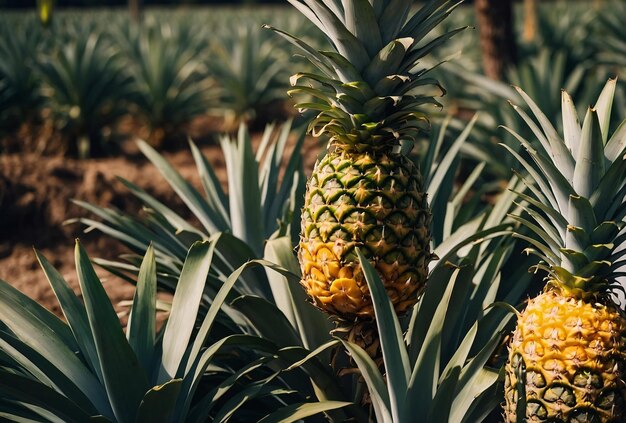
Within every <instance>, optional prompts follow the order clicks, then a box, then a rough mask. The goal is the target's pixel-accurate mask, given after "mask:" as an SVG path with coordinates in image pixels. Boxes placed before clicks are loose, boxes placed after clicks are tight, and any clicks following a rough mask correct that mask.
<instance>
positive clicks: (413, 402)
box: [405, 269, 459, 415]
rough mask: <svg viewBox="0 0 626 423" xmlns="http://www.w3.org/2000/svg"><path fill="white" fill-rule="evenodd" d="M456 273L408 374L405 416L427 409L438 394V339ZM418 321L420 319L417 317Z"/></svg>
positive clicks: (439, 345) (439, 342)
mask: <svg viewBox="0 0 626 423" xmlns="http://www.w3.org/2000/svg"><path fill="white" fill-rule="evenodd" d="M458 275H459V269H456V270H455V272H454V273H453V274H452V277H451V279H450V282H449V283H448V284H447V287H446V290H445V292H444V294H443V296H442V298H441V300H440V301H439V302H438V306H437V310H436V311H435V314H434V315H433V316H432V319H431V320H429V322H430V327H429V329H428V332H427V333H426V336H425V337H424V340H423V341H422V347H421V348H420V352H419V355H418V356H417V360H416V361H415V366H414V367H413V370H412V372H411V379H410V380H409V384H408V389H407V392H406V399H405V401H406V404H409V407H411V410H410V411H408V415H415V414H416V413H417V412H418V408H420V407H423V408H425V409H429V408H430V403H431V401H432V399H433V397H434V396H435V393H436V392H437V385H438V382H439V371H440V366H441V362H440V360H441V338H442V333H443V329H444V324H445V323H446V315H447V314H448V304H449V302H450V298H451V296H452V291H453V290H454V287H455V285H456V280H457V277H458ZM417 318H418V319H419V318H420V316H419V314H418V316H417Z"/></svg>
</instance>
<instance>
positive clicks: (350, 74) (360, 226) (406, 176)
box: [276, 0, 457, 322]
mask: <svg viewBox="0 0 626 423" xmlns="http://www.w3.org/2000/svg"><path fill="white" fill-rule="evenodd" d="M289 1H290V2H291V3H292V4H293V5H294V6H295V7H296V8H298V9H299V10H300V11H301V12H302V13H303V14H304V15H305V16H306V17H307V18H308V19H309V20H310V21H311V22H312V23H313V24H315V25H316V26H317V27H319V28H320V29H321V30H322V31H323V32H324V33H325V34H326V35H327V36H328V38H329V39H330V41H331V43H332V45H333V47H334V51H330V52H328V51H326V52H318V51H316V50H315V49H313V48H312V47H310V46H308V45H306V44H305V43H303V42H302V41H301V40H298V39H296V38H294V37H293V36H291V35H290V34H287V33H285V32H282V31H279V30H276V31H277V32H278V33H280V34H281V35H283V36H284V37H285V38H287V39H288V40H289V41H291V42H292V43H294V44H296V45H297V46H299V47H300V48H302V50H303V51H304V52H305V55H306V56H307V58H308V59H309V60H310V61H311V62H312V63H313V64H314V65H315V66H317V68H318V69H319V70H320V71H321V74H319V75H318V74H311V73H300V74H296V75H294V76H293V77H292V85H293V86H294V89H293V90H292V93H296V94H308V95H310V96H311V97H313V98H314V101H313V102H308V103H300V104H298V105H297V107H298V108H299V109H300V110H313V111H315V112H316V113H317V116H316V117H315V118H314V119H313V121H312V122H311V125H310V127H309V129H310V130H311V131H312V133H313V134H314V135H315V136H325V137H327V138H328V140H329V143H328V153H327V154H326V156H324V158H322V159H321V160H319V161H318V163H317V164H316V166H315V169H314V171H313V175H312V177H311V179H310V180H309V182H308V184H307V192H306V197H305V206H304V209H303V213H302V232H301V242H300V249H299V258H300V263H301V268H302V275H303V280H302V284H303V285H304V287H305V288H306V289H307V292H308V293H309V295H310V297H311V298H312V300H313V303H314V304H315V305H316V306H318V307H320V308H321V309H323V310H325V311H327V312H329V313H331V314H333V315H335V316H338V317H339V318H340V319H342V320H344V321H347V322H354V321H355V320H358V319H361V320H363V319H366V320H367V319H372V318H373V317H374V310H373V307H372V301H371V297H370V294H369V292H368V289H367V284H366V282H365V278H364V276H363V274H362V271H361V269H360V266H359V265H358V259H357V256H356V252H355V249H356V248H357V247H358V248H360V249H361V251H363V252H364V253H365V254H366V256H367V258H368V259H369V260H370V261H371V263H372V264H373V265H374V266H375V268H376V269H377V271H378V272H379V274H380V276H381V278H382V280H383V282H384V284H385V287H386V288H387V292H388V294H389V296H390V298H391V299H392V302H393V304H394V306H395V309H396V311H397V312H398V313H402V312H404V311H405V310H406V309H407V308H408V307H410V306H412V305H413V304H415V302H416V301H417V296H418V294H419V292H420V291H421V290H422V289H423V288H424V285H425V282H426V276H427V272H428V263H429V261H430V260H431V258H432V254H431V251H430V231H429V225H430V210H429V207H428V203H427V200H426V194H425V193H424V190H423V187H422V179H421V176H420V173H419V170H418V169H417V168H416V167H415V166H414V165H413V163H412V162H411V161H410V160H409V159H407V158H406V157H405V156H404V154H402V151H401V144H403V145H405V146H406V145H407V144H410V143H411V142H412V141H413V140H414V139H415V136H416V134H417V133H418V132H419V131H420V130H421V129H423V128H424V126H425V125H426V124H427V122H426V118H425V116H424V115H423V114H422V113H420V112H419V108H420V107H421V106H423V105H424V104H429V103H430V104H436V103H437V102H436V101H435V100H434V98H433V95H435V94H436V95H440V94H442V91H443V90H441V89H440V88H439V85H438V83H437V81H435V80H432V79H430V78H427V77H426V76H425V74H426V73H427V71H428V70H429V69H426V68H420V67H419V66H418V61H419V60H420V59H421V58H423V57H424V56H425V55H427V54H428V53H429V52H430V51H431V50H432V49H433V48H436V46H437V45H439V44H440V43H441V42H443V41H445V40H446V39H448V38H449V37H451V36H452V35H453V34H454V33H456V32H457V31H453V32H450V33H446V34H444V35H442V36H441V37H439V38H435V39H430V40H428V41H425V40H424V37H425V36H427V35H428V33H429V32H430V31H431V30H432V29H433V28H434V27H435V26H436V25H437V24H439V22H441V21H442V20H443V19H445V17H446V16H448V14H449V13H450V12H451V10H452V9H453V8H454V7H455V3H456V2H454V1H448V0H435V1H429V2H427V3H426V4H425V5H424V6H423V7H422V9H420V10H418V11H417V12H412V10H411V8H412V5H413V1H411V0H399V1H393V2H387V1H369V0H355V1H348V2H345V1H344V2H338V1H321V0H304V1H298V0H289Z"/></svg>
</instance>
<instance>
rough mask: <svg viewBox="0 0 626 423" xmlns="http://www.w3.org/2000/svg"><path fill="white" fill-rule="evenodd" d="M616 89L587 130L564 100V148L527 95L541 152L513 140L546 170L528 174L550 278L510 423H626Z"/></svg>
mask: <svg viewBox="0 0 626 423" xmlns="http://www.w3.org/2000/svg"><path fill="white" fill-rule="evenodd" d="M615 85H616V81H615V80H609V82H608V83H607V84H606V86H605V88H604V90H603V91H602V93H601V95H600V98H599V99H598V102H597V104H596V106H595V108H590V109H589V110H588V112H587V114H586V116H585V119H584V121H583V124H582V127H581V126H580V124H579V123H578V117H577V115H576V111H575V110H576V109H575V107H574V105H573V102H572V100H571V98H570V96H569V95H568V94H567V93H565V92H563V99H562V102H563V128H564V139H561V137H560V136H559V135H558V133H557V131H556V130H555V129H554V128H553V127H552V126H551V125H550V123H549V122H548V120H547V119H546V117H545V116H544V115H543V114H542V113H541V111H540V110H539V108H538V107H537V106H536V105H535V104H534V103H533V102H532V100H531V99H530V98H529V97H528V96H527V95H526V94H525V93H524V92H522V91H521V90H518V91H519V92H520V94H521V95H522V97H523V98H524V100H525V101H526V103H528V105H529V106H530V108H531V110H532V111H533V113H534V114H535V116H536V117H537V120H538V121H539V124H540V126H541V129H539V127H538V126H537V125H536V124H535V123H533V122H532V120H531V119H530V118H529V117H528V116H527V115H526V114H525V113H524V112H523V111H521V110H519V109H518V113H520V115H521V116H522V117H523V118H524V120H526V121H527V122H528V123H529V125H530V127H531V129H532V130H533V132H534V134H535V136H536V137H537V140H538V144H537V145H535V144H532V145H531V144H530V143H528V142H527V141H526V140H524V139H523V138H522V137H520V136H519V135H517V134H515V133H513V132H512V131H511V132H512V133H513V135H515V136H516V137H517V138H518V139H519V140H520V142H521V143H522V145H523V146H524V147H525V148H526V150H527V151H528V153H529V154H530V156H531V157H532V159H533V160H534V162H535V164H536V165H537V166H536V167H532V166H531V165H530V164H529V163H528V162H527V161H525V159H523V158H522V157H521V156H519V155H517V153H514V152H513V151H512V150H511V151H512V153H513V154H514V155H515V156H516V157H517V159H518V160H519V161H520V163H521V164H522V165H523V166H524V167H525V168H526V169H527V170H528V172H529V175H530V179H531V180H532V182H533V184H531V183H530V182H529V183H528V186H529V189H530V190H531V191H532V193H533V194H534V197H531V196H525V195H522V194H520V196H521V197H522V198H523V199H524V200H525V201H526V203H527V204H528V205H529V207H527V211H528V214H529V215H530V216H532V218H533V219H532V220H533V222H531V221H529V220H526V219H524V218H522V217H519V216H518V217H516V218H517V219H518V220H519V221H520V222H521V223H522V224H524V225H525V226H526V227H528V228H529V229H530V230H532V231H533V232H535V234H536V235H537V236H538V237H539V238H540V239H541V241H535V240H532V239H530V238H526V237H524V236H523V235H519V236H520V237H522V238H525V239H527V240H528V241H531V242H532V243H533V244H534V247H535V248H534V249H532V250H529V252H533V253H535V254H537V255H538V256H540V257H541V258H542V261H541V263H540V264H539V265H538V266H537V267H538V268H539V269H543V270H546V271H547V272H548V279H547V284H546V287H545V289H544V290H543V292H542V293H541V294H540V295H539V296H537V297H535V298H533V299H531V300H530V301H529V302H528V305H527V307H526V309H525V311H524V312H523V313H521V314H520V315H519V316H518V323H517V328H516V329H515V332H514V333H513V336H512V339H511V342H510V345H509V356H508V361H507V364H506V378H505V397H506V398H505V399H506V403H505V410H504V411H505V420H506V422H518V421H528V422H544V421H546V422H547V421H550V422H623V421H626V408H625V406H626V405H625V403H626V385H625V382H624V379H625V377H626V318H625V316H624V313H623V312H622V310H620V308H619V307H618V305H617V304H616V303H615V302H614V299H613V296H612V294H613V291H614V288H615V285H616V284H617V282H616V278H617V277H618V276H619V275H620V274H621V272H620V267H622V266H623V265H624V263H625V262H624V259H623V257H624V256H626V249H625V247H626V232H625V231H624V227H625V226H626V225H625V216H626V120H625V121H624V123H622V125H621V126H620V127H619V129H617V131H616V132H615V133H614V134H613V135H612V136H609V121H610V114H611V105H612V101H613V96H614V92H615Z"/></svg>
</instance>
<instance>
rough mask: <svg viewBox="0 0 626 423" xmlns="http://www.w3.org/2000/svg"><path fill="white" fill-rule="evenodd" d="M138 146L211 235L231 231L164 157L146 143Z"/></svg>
mask: <svg viewBox="0 0 626 423" xmlns="http://www.w3.org/2000/svg"><path fill="white" fill-rule="evenodd" d="M138 146H139V149H140V150H141V152H142V153H143V154H144V155H145V156H146V157H147V158H148V159H149V160H150V161H151V162H152V163H153V164H154V166H155V167H156V168H157V169H158V170H159V172H161V175H163V177H164V178H165V180H166V181H167V182H168V183H169V184H170V186H171V187H172V188H173V189H174V191H176V194H178V196H179V197H180V198H181V199H182V200H183V201H184V202H185V204H186V205H187V207H189V210H191V211H192V212H193V214H194V215H195V216H196V217H197V218H198V220H200V222H201V223H202V225H203V226H204V227H205V228H206V230H207V231H208V232H209V233H211V234H212V233H215V232H220V231H225V230H227V229H229V228H228V227H224V226H222V224H221V223H220V222H221V221H220V218H221V215H219V214H218V213H217V212H216V211H215V210H211V209H210V208H209V206H208V204H207V202H206V201H205V200H204V199H203V198H202V196H201V195H200V194H199V193H198V191H196V189H195V188H194V187H193V186H192V185H191V184H190V183H189V182H187V181H185V179H183V177H182V176H181V175H180V173H178V172H177V171H176V169H174V168H173V167H172V165H171V164H169V163H168V162H167V160H165V159H164V158H163V156H161V155H160V154H159V153H157V151H156V150H155V149H154V148H152V147H150V146H149V145H148V144H147V143H146V142H144V141H139V142H138Z"/></svg>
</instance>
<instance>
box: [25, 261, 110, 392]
mask: <svg viewBox="0 0 626 423" xmlns="http://www.w3.org/2000/svg"><path fill="white" fill-rule="evenodd" d="M35 254H36V255H37V260H38V261H39V265H40V266H41V268H42V270H43V271H44V273H45V275H46V278H47V279H48V282H49V283H50V286H51V287H52V290H53V291H54V294H55V295H56V297H57V299H58V300H59V304H60V305H61V310H62V311H63V315H64V316H65V318H66V319H67V322H68V324H69V326H70V328H71V329H72V333H73V334H74V337H75V338H76V342H77V343H78V345H79V346H80V350H81V352H82V353H83V354H84V355H85V358H86V359H87V360H86V361H87V364H89V367H90V368H91V370H92V371H93V372H94V373H95V374H96V376H98V379H100V381H101V382H103V378H102V369H101V368H100V361H99V360H98V352H97V351H96V345H95V343H94V340H93V335H92V334H91V328H90V327H89V321H88V319H87V312H86V311H85V306H84V305H83V304H82V303H81V302H80V300H79V299H78V298H77V297H76V294H74V291H73V290H72V288H70V286H69V285H68V284H67V282H66V281H65V279H63V276H61V274H60V273H59V272H58V271H57V270H56V269H55V268H54V266H52V264H50V262H49V261H48V260H47V259H46V258H45V257H44V256H43V255H42V254H40V253H39V252H38V251H35Z"/></svg>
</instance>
